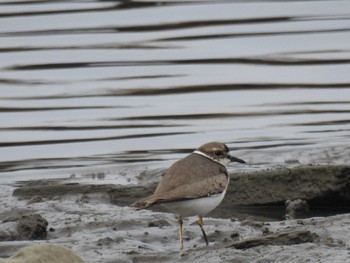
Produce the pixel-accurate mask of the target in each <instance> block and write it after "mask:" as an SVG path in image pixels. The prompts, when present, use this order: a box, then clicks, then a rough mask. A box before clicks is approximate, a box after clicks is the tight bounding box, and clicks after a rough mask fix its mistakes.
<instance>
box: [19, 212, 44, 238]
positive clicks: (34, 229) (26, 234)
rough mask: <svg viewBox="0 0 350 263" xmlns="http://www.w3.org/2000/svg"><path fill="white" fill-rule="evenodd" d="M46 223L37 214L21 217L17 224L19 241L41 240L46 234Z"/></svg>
mask: <svg viewBox="0 0 350 263" xmlns="http://www.w3.org/2000/svg"><path fill="white" fill-rule="evenodd" d="M47 225H48V222H47V221H46V219H44V218H42V217H41V215H38V214H30V215H23V216H21V217H20V218H19V220H18V224H17V231H18V234H19V235H20V236H21V239H23V240H26V239H29V240H31V239H43V238H45V237H46V234H47V231H46V229H47Z"/></svg>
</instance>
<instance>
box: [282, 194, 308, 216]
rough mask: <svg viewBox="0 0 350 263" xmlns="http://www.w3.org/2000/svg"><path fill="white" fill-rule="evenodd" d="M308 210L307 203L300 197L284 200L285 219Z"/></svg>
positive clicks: (305, 212) (301, 214) (303, 213)
mask: <svg viewBox="0 0 350 263" xmlns="http://www.w3.org/2000/svg"><path fill="white" fill-rule="evenodd" d="M308 212H309V205H308V203H307V202H306V201H304V200H301V199H297V200H293V201H291V200H287V201H286V219H295V218H298V217H300V216H303V215H305V214H307V213H308Z"/></svg>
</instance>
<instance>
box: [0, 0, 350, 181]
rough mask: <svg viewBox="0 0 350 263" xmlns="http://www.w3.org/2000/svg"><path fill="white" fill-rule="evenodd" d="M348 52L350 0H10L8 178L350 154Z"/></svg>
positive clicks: (0, 29) (3, 57) (3, 58)
mask: <svg viewBox="0 0 350 263" xmlns="http://www.w3.org/2000/svg"><path fill="white" fill-rule="evenodd" d="M349 63H350V1H163V2H162V1H127V0H126V1H86V2H85V1H80V2H79V1H78V2H74V1H40V2H37V1H0V162H1V163H0V181H2V182H4V181H13V180H19V179H24V178H26V179H30V178H41V177H45V178H48V177H67V176H69V175H71V174H73V173H76V174H78V175H79V174H83V173H92V172H96V173H100V172H101V173H106V174H107V175H111V178H112V179H118V180H119V179H121V178H123V176H125V174H127V173H128V169H131V170H132V169H140V170H142V169H144V168H145V167H148V168H153V167H166V166H167V165H168V164H170V163H171V162H173V161H174V160H176V159H177V158H180V157H182V156H183V155H184V154H186V153H188V152H190V151H191V150H192V149H193V148H195V147H197V146H199V145H201V144H203V143H205V142H208V141H213V140H220V141H223V142H226V143H228V145H229V147H230V148H232V149H233V151H234V155H236V156H239V157H242V158H244V159H247V160H248V161H249V162H250V163H251V165H250V166H245V167H243V166H239V167H238V168H239V169H252V168H257V169H261V165H262V166H264V167H266V165H267V166H268V164H271V165H273V164H283V163H285V162H294V161H295V160H297V161H299V162H304V163H308V162H312V161H313V162H327V160H328V159H329V161H330V162H337V161H338V162H347V161H348V160H349V159H350V153H349V146H347V145H348V144H349V143H348V142H349V137H350V136H349V135H350V133H349V131H350V64H349ZM304 152H307V153H308V154H306V155H303V153H304ZM291 153H292V154H291ZM310 153H311V154H310ZM303 158H304V159H303ZM121 171H123V172H121ZM120 182H122V181H120Z"/></svg>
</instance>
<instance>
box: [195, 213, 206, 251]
mask: <svg viewBox="0 0 350 263" xmlns="http://www.w3.org/2000/svg"><path fill="white" fill-rule="evenodd" d="M197 224H198V225H199V227H200V228H201V230H202V234H203V237H204V240H205V244H206V245H207V246H208V245H209V241H208V238H207V235H206V234H205V231H204V228H203V218H202V216H198V221H197Z"/></svg>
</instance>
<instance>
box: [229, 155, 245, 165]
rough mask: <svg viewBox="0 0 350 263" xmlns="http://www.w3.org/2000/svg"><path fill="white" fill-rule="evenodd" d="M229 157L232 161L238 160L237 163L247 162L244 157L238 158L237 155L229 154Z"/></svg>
mask: <svg viewBox="0 0 350 263" xmlns="http://www.w3.org/2000/svg"><path fill="white" fill-rule="evenodd" d="M228 158H229V159H230V161H231V162H237V163H245V161H244V160H242V159H239V158H237V157H233V156H231V155H230V156H228Z"/></svg>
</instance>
